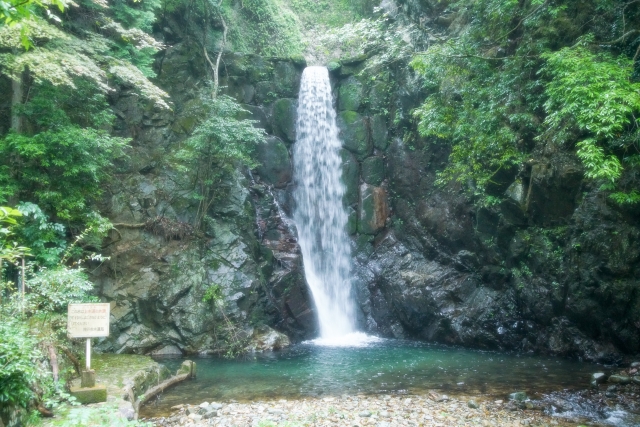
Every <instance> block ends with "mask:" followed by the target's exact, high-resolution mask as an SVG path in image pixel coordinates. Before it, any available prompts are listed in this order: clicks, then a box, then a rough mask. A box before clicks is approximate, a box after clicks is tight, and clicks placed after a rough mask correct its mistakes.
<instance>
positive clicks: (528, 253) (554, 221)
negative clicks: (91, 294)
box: [94, 1, 640, 361]
mask: <svg viewBox="0 0 640 427" xmlns="http://www.w3.org/2000/svg"><path fill="white" fill-rule="evenodd" d="M383 3H384V2H383ZM423 3H424V2H415V1H408V2H400V3H399V4H397V5H396V4H391V3H389V4H387V5H386V7H387V8H388V9H389V10H388V12H390V13H391V12H392V16H393V19H395V20H396V21H397V22H398V25H426V24H425V22H429V21H430V20H433V21H437V20H438V19H440V21H438V22H441V23H440V24H438V25H453V24H451V23H450V22H449V21H448V20H446V19H444V18H443V17H442V16H439V15H437V13H438V10H433V8H431V7H428V4H426V3H425V4H423ZM427 3H428V2H427ZM442 22H444V24H442ZM163 24H166V27H164V30H163V31H164V36H163V37H164V38H165V40H168V41H170V42H171V43H170V44H171V47H169V48H168V49H166V51H165V52H164V53H163V56H162V58H160V59H159V60H158V63H157V66H158V71H159V72H158V74H159V77H158V83H159V85H160V86H161V87H162V88H163V89H165V90H166V91H167V92H168V93H169V94H170V95H171V99H172V101H173V103H174V111H173V112H171V113H166V112H165V113H158V112H155V111H153V110H152V109H149V108H147V107H146V106H145V105H144V104H143V103H142V102H141V101H140V100H139V99H138V98H137V97H136V96H135V95H133V94H131V93H128V92H127V91H126V90H124V89H123V90H122V91H120V92H119V93H117V94H116V95H114V96H113V97H112V99H111V101H112V104H113V106H114V110H115V111H116V113H117V115H118V116H119V117H120V119H119V122H118V125H117V133H118V134H120V135H122V136H131V137H133V138H134V141H135V143H134V146H133V147H132V153H131V154H130V158H129V160H128V161H127V162H126V164H123V165H122V166H121V174H120V175H119V176H117V177H115V178H114V180H113V182H111V184H110V189H109V197H107V198H105V200H104V206H103V207H102V211H103V212H104V213H105V214H107V215H108V216H109V218H110V219H111V220H112V222H113V223H114V224H115V226H116V229H117V230H114V231H112V232H111V235H110V238H109V239H108V241H107V242H106V246H107V250H106V251H105V255H107V256H110V257H111V259H110V261H109V262H107V263H105V264H104V265H103V267H101V268H100V269H99V270H97V271H96V272H94V277H95V281H96V283H97V284H98V286H99V292H100V296H101V297H102V298H103V299H104V300H105V301H109V302H111V303H112V314H113V317H114V319H113V320H114V323H113V326H112V335H111V337H110V338H108V339H106V340H103V341H101V342H100V343H99V345H98V348H99V349H101V350H103V351H114V352H140V353H149V352H151V353H156V354H178V353H213V352H218V353H219V352H225V351H227V349H228V348H229V346H232V345H233V343H234V342H238V341H242V343H243V345H245V343H246V340H247V339H248V338H252V340H253V341H252V342H253V344H250V345H253V346H254V347H258V348H260V347H266V348H278V347H279V346H283V345H286V342H287V339H286V337H284V336H282V335H279V334H278V333H276V332H273V330H272V329H271V328H273V329H275V330H276V331H280V332H282V333H284V334H286V335H287V336H289V337H290V338H291V339H293V340H301V339H305V338H309V337H312V336H314V335H315V334H316V333H317V325H316V321H315V314H314V309H313V303H312V302H311V301H310V296H309V292H308V290H307V287H306V284H305V281H304V274H303V270H302V263H301V259H300V251H299V248H298V246H297V243H296V232H295V230H294V228H293V225H292V224H291V223H290V221H289V220H288V217H289V216H290V215H291V211H292V206H291V203H292V199H291V192H292V188H291V185H292V183H291V178H292V170H291V165H292V162H291V151H292V150H291V146H292V144H294V143H295V112H296V99H297V93H298V87H299V82H300V74H301V72H302V69H303V68H304V66H305V65H306V64H305V61H304V60H302V59H296V58H273V57H261V56H258V55H248V54H238V53H233V52H226V53H225V55H224V57H223V64H224V66H223V67H221V85H222V86H223V92H224V93H226V94H228V95H230V96H232V97H233V98H235V99H236V100H237V101H238V102H240V103H241V104H243V106H244V108H245V109H246V110H247V111H248V113H247V118H251V119H253V120H255V121H256V123H255V125H256V126H259V127H261V128H263V129H265V131H266V132H267V134H268V137H267V139H266V143H265V144H263V145H260V146H259V147H258V148H257V151H256V157H257V160H258V162H259V163H260V164H261V165H260V166H259V167H258V168H257V169H255V170H254V171H248V170H246V169H243V168H238V171H237V174H236V175H235V176H232V177H229V180H228V182H227V184H226V185H228V186H229V188H230V189H231V190H230V197H229V198H228V201H227V202H226V203H224V204H222V205H218V206H214V207H213V208H212V209H211V211H210V212H209V214H210V216H211V218H212V222H211V223H210V224H208V226H207V229H206V231H205V233H204V235H203V236H200V237H198V238H196V237H191V236H190V235H189V230H190V229H189V228H188V226H187V225H186V224H189V223H190V221H191V220H192V219H193V217H194V215H195V210H196V208H197V207H196V206H194V205H193V204H192V202H189V200H190V199H189V197H188V194H185V193H184V191H183V190H180V189H179V188H177V187H176V185H175V177H176V174H177V173H179V172H177V171H176V169H175V168H174V167H173V166H172V164H171V162H170V155H171V153H172V152H173V151H174V150H176V147H178V146H179V145H180V143H181V141H182V140H184V138H185V137H186V136H187V135H188V134H189V133H190V132H191V131H192V130H193V128H194V126H195V125H196V122H197V117H196V116H195V114H194V111H197V109H198V106H199V105H198V104H199V103H200V102H201V101H200V97H201V96H202V95H203V94H204V93H206V92H207V91H208V90H209V88H208V87H207V86H206V85H205V84H204V82H205V80H206V75H205V71H204V70H206V64H205V62H204V61H205V60H204V58H203V57H202V55H201V53H200V48H199V46H198V45H197V43H195V42H193V41H192V40H190V39H189V37H187V36H186V35H184V34H181V24H180V22H179V21H171V20H167V21H166V22H164V23H163ZM434 25H435V24H434ZM445 28H446V27H445ZM443 31H444V30H443ZM409 42H410V43H414V44H415V45H416V46H419V45H420V43H423V42H424V40H421V39H420V38H419V37H418V38H416V39H414V40H410V41H409ZM416 48H417V47H416ZM382 57H383V54H382V53H379V52H369V53H367V54H365V55H359V56H356V57H342V58H334V60H333V61H331V62H330V64H329V68H330V71H331V77H332V81H333V84H334V94H335V97H336V107H337V109H338V122H339V126H340V128H341V137H342V140H343V146H344V149H343V150H342V157H343V179H344V182H345V184H346V188H347V192H346V195H345V204H346V206H348V211H349V234H350V235H351V236H352V253H353V254H354V260H353V263H354V291H355V293H356V296H357V300H358V302H359V306H360V312H359V324H360V325H361V328H362V329H363V330H366V331H367V332H369V333H372V334H376V335H380V336H385V337H396V338H406V339H421V340H428V341H434V342H440V343H446V344H455V345H463V346H468V347H475V348H483V349H501V350H516V351H525V352H526V351H538V352H543V353H550V354H556V355H562V356H571V357H581V358H585V359H588V360H598V361H616V360H618V359H619V358H620V357H622V355H624V354H634V353H638V352H639V351H640V295H639V292H638V277H640V266H639V263H638V261H639V259H640V244H639V238H640V218H639V217H638V214H637V210H634V209H633V208H624V207H620V206H618V205H615V204H613V203H612V202H611V201H609V200H607V199H605V198H603V197H601V196H600V195H599V194H598V192H597V189H596V188H594V187H593V186H592V185H591V184H590V183H589V182H587V181H586V180H584V178H583V169H582V166H581V163H580V162H579V161H578V159H577V158H576V156H575V154H574V153H573V152H572V151H571V150H561V149H558V150H557V151H547V152H540V153H537V154H535V155H532V157H531V158H530V159H529V160H528V161H527V162H526V163H525V164H524V165H522V167H521V168H520V169H518V170H513V171H508V172H505V173H504V174H502V175H498V176H497V177H496V180H495V185H494V188H492V190H491V191H492V193H493V194H494V195H495V196H496V197H499V198H500V202H499V203H497V204H494V205H491V206H478V205H477V204H474V203H472V201H470V200H469V198H468V197H467V196H466V195H465V193H464V192H463V191H462V190H461V189H460V188H459V186H457V185H455V184H449V185H447V186H444V187H443V186H437V185H435V180H436V173H437V171H439V170H441V169H442V168H443V167H444V165H445V164H446V162H447V159H448V155H449V152H450V145H449V144H447V143H446V141H440V140H431V139H428V138H423V137H420V136H419V134H418V132H417V130H416V124H415V121H414V120H413V118H412V115H411V111H412V110H413V109H414V108H416V107H418V106H419V105H420V104H421V102H423V100H424V96H425V95H424V93H423V89H422V82H421V80H420V79H419V78H418V77H417V76H416V75H414V73H413V72H412V71H411V69H410V67H408V64H407V61H406V60H400V61H396V62H389V61H386V60H384V59H381V58H382ZM213 284H215V285H218V286H220V288H221V290H222V295H223V298H222V300H223V304H219V305H216V304H215V303H214V302H204V301H203V298H204V295H205V293H206V292H207V289H208V288H209V287H211V286H212V285H213ZM256 343H257V344H256Z"/></svg>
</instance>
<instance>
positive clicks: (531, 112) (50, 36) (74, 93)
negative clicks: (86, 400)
mask: <svg viewBox="0 0 640 427" xmlns="http://www.w3.org/2000/svg"><path fill="white" fill-rule="evenodd" d="M400 3H401V4H403V3H410V2H400ZM425 3H428V4H429V7H428V8H429V9H430V10H431V11H432V13H433V14H434V16H437V17H438V18H439V19H435V18H434V19H433V20H432V21H430V23H429V24H428V25H425V24H423V23H421V22H420V23H417V22H413V23H409V24H407V23H406V22H405V23H402V25H401V24H400V23H399V22H396V21H395V20H394V18H393V17H392V16H390V15H389V14H384V13H383V12H379V13H378V14H377V15H376V17H375V18H373V17H371V13H370V10H371V9H372V8H373V4H372V2H370V1H368V0H361V1H355V2H354V1H346V0H340V1H325V0H317V1H316V0H244V1H232V0H221V1H219V2H213V1H210V0H143V1H125V0H116V1H113V2H110V3H109V4H107V3H106V2H104V1H101V0H80V1H78V2H77V3H73V4H71V3H67V2H65V1H62V0H52V1H37V0H29V1H17V0H10V1H9V2H0V90H1V91H2V93H5V94H11V98H10V99H9V97H8V96H7V97H6V99H3V100H2V103H1V104H0V108H1V109H2V110H1V111H2V116H0V206H2V208H0V350H1V351H0V366H2V370H1V371H0V404H1V405H2V407H3V408H7V407H8V406H7V405H12V406H14V407H18V408H22V410H24V411H27V410H30V411H33V410H34V409H35V408H37V407H38V406H41V405H42V404H43V403H46V404H48V405H49V406H50V405H51V404H52V403H51V402H53V401H54V400H55V399H58V400H60V399H62V400H64V399H66V398H67V396H66V395H65V394H64V393H63V392H61V391H60V390H61V389H62V388H61V387H59V386H60V385H61V384H56V383H54V381H53V378H52V377H51V376H50V374H49V373H48V372H47V370H46V369H45V368H44V361H45V360H46V358H47V357H46V351H48V348H49V347H51V346H53V347H54V348H56V349H58V350H61V351H66V352H67V351H68V352H71V351H72V350H73V349H72V348H71V345H70V343H68V342H67V341H66V339H65V337H64V319H63V316H62V313H63V312H64V310H65V308H66V304H68V303H69V302H75V301H90V300H92V298H94V297H93V296H92V291H93V289H92V285H91V282H90V281H89V280H88V276H87V272H86V270H84V267H85V266H87V265H97V263H100V262H101V261H102V260H103V259H102V257H101V256H100V255H99V253H100V252H101V249H102V248H101V241H102V238H103V237H104V236H105V235H106V233H107V232H108V231H109V230H110V229H111V228H112V225H111V223H110V222H109V221H108V220H107V219H106V218H104V217H103V216H102V215H101V213H100V209H99V207H98V206H99V203H100V201H101V199H102V198H103V197H104V195H105V193H106V191H107V189H108V187H109V181H110V180H111V179H112V177H114V176H115V175H116V174H117V173H118V172H119V171H120V168H121V167H122V165H124V164H126V162H127V160H128V155H129V153H130V152H131V143H132V140H131V138H130V137H129V135H127V134H125V133H122V132H116V131H115V130H114V129H115V126H114V125H115V123H116V121H117V112H116V111H115V110H114V108H113V96H114V93H119V92H123V91H126V92H130V93H135V94H137V95H138V96H139V97H140V99H141V100H142V104H144V106H145V108H146V109H147V110H149V111H164V112H167V111H170V110H171V109H172V108H173V107H174V105H173V104H172V103H171V101H170V99H169V96H168V94H167V93H166V92H165V91H164V90H162V89H160V88H159V87H158V86H157V85H156V84H155V83H154V78H155V77H156V72H157V70H158V68H157V61H158V56H157V53H158V52H161V51H162V50H163V49H165V47H166V46H165V45H163V43H162V42H160V41H158V40H157V39H156V37H158V34H161V33H162V31H163V30H162V29H161V28H160V27H162V26H163V25H164V23H166V21H167V20H168V19H177V20H179V21H180V22H182V23H184V24H185V25H184V29H185V32H184V34H182V35H181V36H183V37H184V38H185V39H189V40H190V41H191V42H192V43H194V45H196V46H198V55H200V52H201V57H198V58H197V61H194V62H196V63H197V66H201V67H204V70H206V72H205V73H204V74H206V75H207V76H208V78H207V81H206V82H204V83H203V84H202V86H203V87H206V90H205V91H203V93H204V96H203V99H201V100H199V101H198V102H197V108H196V109H195V110H197V111H194V116H195V117H196V118H197V123H196V124H195V125H194V126H193V128H192V129H190V131H189V132H188V135H185V136H184V138H183V140H181V141H180V143H181V144H180V148H179V149H178V150H176V151H175V152H172V153H171V154H170V155H167V156H166V159H165V160H166V165H168V167H171V168H174V169H175V170H176V171H177V172H178V173H179V179H177V184H178V186H179V187H180V189H181V190H184V192H186V193H187V194H188V195H189V198H190V200H191V201H192V202H193V204H194V205H195V206H197V209H196V210H197V213H196V214H195V215H194V216H193V218H191V220H192V223H191V224H190V225H189V227H191V228H193V229H195V230H198V231H202V232H203V233H202V234H205V235H206V233H207V226H208V224H209V221H208V220H209V219H210V218H209V215H210V208H211V206H213V205H215V204H217V203H220V202H221V201H223V200H224V199H225V198H226V197H227V196H228V192H229V191H228V187H227V186H226V184H227V183H226V181H227V180H228V177H229V176H232V175H234V174H235V173H236V171H237V170H238V169H239V166H240V165H243V166H249V167H254V166H256V165H257V163H256V162H255V159H254V158H253V156H252V152H253V147H254V146H255V144H258V143H260V142H262V141H263V137H264V135H263V132H262V131H259V130H257V129H256V128H254V127H253V123H252V122H251V121H249V120H244V119H242V117H244V116H243V113H246V111H245V110H244V109H243V108H242V107H241V106H240V105H239V104H238V103H237V102H236V101H235V100H234V99H232V98H230V97H227V96H224V95H221V94H220V91H219V75H218V73H219V68H220V66H221V65H220V57H221V55H222V52H223V51H224V50H227V51H233V52H242V53H255V54H259V55H263V56H269V57H287V58H298V59H299V57H300V56H302V55H305V56H306V57H308V58H311V59H312V60H314V61H321V62H326V61H329V60H332V59H336V58H338V57H342V58H347V57H349V58H351V59H352V58H354V57H355V58H357V57H363V58H364V57H373V58H372V59H371V60H370V61H369V62H368V67H369V68H367V69H366V70H365V71H364V72H363V73H362V74H361V75H360V76H359V77H362V76H363V75H364V76H365V77H367V78H370V79H371V80H372V81H376V79H377V81H378V82H385V84H388V83H389V78H390V75H391V74H390V69H391V68H392V67H409V66H411V67H412V69H413V70H414V71H415V72H416V74H417V75H418V76H419V77H420V82H422V83H424V90H425V92H424V93H425V94H426V95H425V97H424V99H421V100H420V106H419V107H418V108H417V109H415V110H414V111H413V112H412V114H413V116H412V117H413V118H414V119H415V121H416V122H415V124H417V129H418V131H419V133H420V134H421V135H422V136H424V137H428V138H429V139H430V140H432V141H433V142H435V143H439V144H446V145H449V146H450V147H451V151H450V156H449V158H448V162H447V165H446V167H445V168H444V169H443V170H442V171H441V172H440V174H439V178H440V179H439V183H440V184H443V185H445V184H450V183H452V182H454V183H457V184H458V186H459V187H460V188H463V189H464V190H465V192H466V194H467V195H470V197H471V198H472V199H473V200H474V201H476V202H478V203H479V204H483V205H484V204H492V203H497V201H498V199H499V197H502V195H503V194H504V189H505V188H503V187H504V186H496V185H495V184H496V180H497V177H498V176H500V175H505V174H506V176H508V177H509V180H510V181H513V179H515V178H516V177H517V176H518V173H519V171H521V170H522V169H523V167H524V165H525V164H526V163H527V162H528V161H530V160H531V159H532V158H538V157H543V156H546V157H549V156H553V154H554V153H556V152H559V151H563V152H569V153H572V154H575V156H576V157H577V158H578V159H579V160H580V162H581V163H582V165H583V168H584V173H585V176H586V177H587V178H588V179H589V180H590V182H591V183H592V184H593V187H594V188H596V189H597V191H600V192H602V193H603V194H605V195H607V197H609V198H610V200H611V201H612V202H614V203H617V204H620V205H632V206H633V205H634V204H635V205H636V206H637V203H638V202H640V177H639V176H638V173H639V172H640V126H639V125H640V123H639V121H638V120H639V117H640V7H638V3H637V2H636V1H633V0H628V1H622V0H588V1H584V2H575V1H570V0H458V1H431V2H425ZM431 34H435V35H436V36H437V37H435V38H431V37H430V35H431ZM154 35H155V36H154ZM167 37H169V36H167ZM409 62H410V64H409ZM372 112H373V113H376V114H378V113H380V114H383V115H387V114H389V111H388V110H387V106H382V107H379V111H373V110H372ZM405 113H407V112H405ZM396 114H398V112H397V111H396ZM401 119H402V120H405V119H407V117H398V116H397V115H396V117H395V121H394V125H398V124H399V123H400V122H401V121H402V120H401ZM405 121H407V120H405ZM408 121H410V120H408ZM497 188H498V189H499V191H498V190H497ZM208 231H211V230H208ZM23 260H26V263H25V267H24V269H23V268H22V261H23ZM21 286H25V287H26V290H27V292H26V293H25V295H24V298H23V297H22V293H21V292H20V291H19V289H20V287H21ZM214 291H215V292H219V288H211V291H210V292H209V294H208V295H209V297H212V295H213V293H214ZM45 350H46V351H45ZM27 360H30V361H34V362H37V363H25V362H24V361H27ZM71 374H72V370H69V369H68V370H67V371H66V373H65V375H64V376H62V377H61V378H60V382H61V383H63V382H64V380H65V379H67V378H68V377H69V375H71ZM0 415H2V414H0Z"/></svg>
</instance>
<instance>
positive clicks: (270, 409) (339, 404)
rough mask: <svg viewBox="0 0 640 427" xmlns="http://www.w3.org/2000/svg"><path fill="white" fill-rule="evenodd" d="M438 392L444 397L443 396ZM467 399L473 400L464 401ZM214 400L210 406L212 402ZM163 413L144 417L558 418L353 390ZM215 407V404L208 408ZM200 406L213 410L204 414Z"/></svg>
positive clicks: (185, 421)
mask: <svg viewBox="0 0 640 427" xmlns="http://www.w3.org/2000/svg"><path fill="white" fill-rule="evenodd" d="M443 398H444V399H443ZM471 402H473V405H470V403H471ZM214 405H215V406H214ZM174 408H175V410H174V412H173V413H172V414H171V415H169V416H167V417H158V418H153V419H147V420H144V421H146V422H149V423H150V424H151V425H154V426H162V427H174V426H176V427H177V426H189V427H199V426H226V427H231V426H238V427H258V426H260V427H266V426H269V427H272V426H273V427H276V426H317V427H330V426H331V427H346V426H350V427H355V426H357V427H364V426H376V427H404V426H417V427H419V426H433V427H453V426H487V427H489V426H544V425H546V426H551V425H554V424H558V423H557V421H555V420H554V419H553V418H552V417H549V416H547V415H545V414H544V413H543V412H542V411H540V410H536V411H526V410H516V411H510V410H509V409H508V408H507V407H506V405H504V404H502V402H500V403H494V402H491V401H487V400H485V397H483V396H466V397H465V396H460V397H448V396H446V395H440V394H439V393H436V392H431V393H429V394H428V395H418V396H407V395H377V396H366V395H356V396H347V395H343V396H340V397H333V396H332V397H324V398H306V399H298V400H278V401H258V402H245V403H238V402H228V403H219V404H214V403H207V402H203V403H202V404H199V405H177V406H176V407H174ZM214 408H215V409H214ZM202 411H212V412H213V411H215V412H216V415H217V416H214V417H211V418H207V416H206V415H202Z"/></svg>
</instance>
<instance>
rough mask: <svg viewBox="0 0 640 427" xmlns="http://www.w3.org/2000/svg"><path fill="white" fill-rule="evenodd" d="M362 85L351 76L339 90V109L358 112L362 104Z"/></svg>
mask: <svg viewBox="0 0 640 427" xmlns="http://www.w3.org/2000/svg"><path fill="white" fill-rule="evenodd" d="M362 92H363V90H362V83H360V82H359V81H358V80H357V79H356V78H355V77H353V76H351V77H349V78H348V79H346V80H345V81H343V82H342V84H341V85H340V88H339V89H338V109H339V110H341V111H345V110H351V111H357V110H358V108H360V104H361V103H362Z"/></svg>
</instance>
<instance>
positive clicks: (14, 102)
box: [11, 74, 24, 133]
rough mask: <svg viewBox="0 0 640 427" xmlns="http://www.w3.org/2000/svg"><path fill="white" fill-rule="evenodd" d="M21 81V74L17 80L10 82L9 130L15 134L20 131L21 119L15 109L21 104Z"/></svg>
mask: <svg viewBox="0 0 640 427" xmlns="http://www.w3.org/2000/svg"><path fill="white" fill-rule="evenodd" d="M22 80H23V79H22V74H21V75H20V78H19V79H18V80H11V130H13V131H14V132H16V133H20V132H21V131H22V118H21V117H20V115H19V114H18V109H17V108H16V107H17V106H18V105H19V104H22V99H23V96H24V95H23V92H22Z"/></svg>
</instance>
